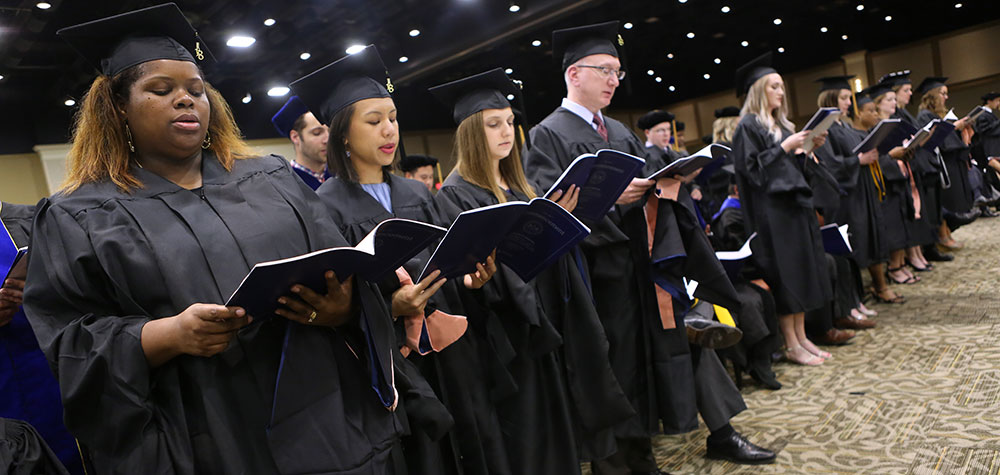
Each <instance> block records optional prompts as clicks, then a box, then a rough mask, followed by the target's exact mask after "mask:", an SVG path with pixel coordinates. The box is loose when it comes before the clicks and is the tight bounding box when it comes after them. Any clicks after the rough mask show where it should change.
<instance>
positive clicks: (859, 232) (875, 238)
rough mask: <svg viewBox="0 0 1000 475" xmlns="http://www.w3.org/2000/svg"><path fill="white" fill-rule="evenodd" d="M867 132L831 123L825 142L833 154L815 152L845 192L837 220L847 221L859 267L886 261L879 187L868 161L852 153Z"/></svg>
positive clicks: (855, 259) (839, 221)
mask: <svg viewBox="0 0 1000 475" xmlns="http://www.w3.org/2000/svg"><path fill="white" fill-rule="evenodd" d="M865 136H866V134H865V133H864V132H862V131H860V130H857V129H855V128H853V127H851V126H849V125H847V124H843V123H839V122H838V123H835V124H833V126H832V127H830V135H829V137H828V138H827V143H828V144H830V150H831V151H832V152H833V156H832V157H830V156H827V155H824V154H822V153H820V154H818V156H819V157H820V160H824V161H826V160H827V159H828V158H830V159H831V160H830V161H829V162H828V163H829V164H830V165H832V167H831V168H832V169H833V172H834V176H835V177H836V178H837V181H838V182H839V183H840V187H841V188H842V189H843V190H844V191H845V192H846V195H844V196H843V198H842V199H841V205H840V213H838V216H837V217H836V222H837V223H838V224H847V225H848V228H847V229H848V236H849V237H850V241H851V248H852V249H853V251H854V252H853V253H852V257H853V258H854V261H855V262H857V264H858V266H859V267H868V266H871V265H873V264H877V263H880V262H885V260H886V259H888V257H889V255H888V249H886V244H885V240H884V238H883V236H882V233H881V232H880V225H879V223H881V222H882V207H881V205H880V204H879V203H880V202H881V199H882V198H881V197H880V196H879V187H880V186H882V185H880V184H877V183H876V182H875V177H874V175H873V174H872V167H871V166H870V165H865V166H861V164H860V163H859V162H858V155H857V154H855V153H852V151H853V150H854V147H856V146H857V145H858V144H859V143H861V142H862V141H863V140H864V138H865Z"/></svg>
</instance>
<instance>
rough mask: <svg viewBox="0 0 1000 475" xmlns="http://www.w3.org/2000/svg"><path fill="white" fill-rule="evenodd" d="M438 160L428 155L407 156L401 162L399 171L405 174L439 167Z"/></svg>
mask: <svg viewBox="0 0 1000 475" xmlns="http://www.w3.org/2000/svg"><path fill="white" fill-rule="evenodd" d="M437 164H438V159H436V158H434V157H431V156H427V155H407V156H405V157H403V159H402V160H400V161H399V169H400V170H402V171H403V172H404V173H405V172H412V171H414V170H416V169H418V168H420V167H426V166H432V167H433V166H437Z"/></svg>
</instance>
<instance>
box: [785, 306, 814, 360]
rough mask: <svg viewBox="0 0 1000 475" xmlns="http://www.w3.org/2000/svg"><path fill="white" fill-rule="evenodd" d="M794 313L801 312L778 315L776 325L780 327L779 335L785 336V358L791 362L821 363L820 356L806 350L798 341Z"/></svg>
mask: <svg viewBox="0 0 1000 475" xmlns="http://www.w3.org/2000/svg"><path fill="white" fill-rule="evenodd" d="M796 315H802V314H801V313H800V314H795V313H792V314H788V315H779V316H778V327H779V328H780V329H781V335H782V336H784V337H785V358H786V359H788V361H791V362H793V363H798V364H801V365H808V366H815V365H818V364H821V363H823V359H822V358H817V357H816V355H814V354H812V353H810V352H808V351H806V349H805V348H803V347H802V345H801V344H800V343H799V336H798V332H797V331H795V323H796V321H795V320H796V318H795V317H796Z"/></svg>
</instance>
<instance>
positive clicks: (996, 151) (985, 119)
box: [972, 112, 1000, 166]
mask: <svg viewBox="0 0 1000 475" xmlns="http://www.w3.org/2000/svg"><path fill="white" fill-rule="evenodd" d="M972 129H973V130H975V131H976V135H978V136H979V141H980V143H982V144H983V156H984V157H986V158H989V157H1000V118H997V116H996V115H995V114H994V113H993V112H983V113H982V114H979V116H978V117H976V121H975V122H973V124H972ZM980 165H983V166H985V164H982V163H981V164H980Z"/></svg>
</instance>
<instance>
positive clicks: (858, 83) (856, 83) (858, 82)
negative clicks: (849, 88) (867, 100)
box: [854, 78, 863, 92]
mask: <svg viewBox="0 0 1000 475" xmlns="http://www.w3.org/2000/svg"><path fill="white" fill-rule="evenodd" d="M862 90H863V88H862V87H861V79H858V78H855V79H854V92H861V91H862Z"/></svg>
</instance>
